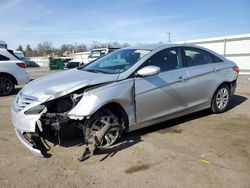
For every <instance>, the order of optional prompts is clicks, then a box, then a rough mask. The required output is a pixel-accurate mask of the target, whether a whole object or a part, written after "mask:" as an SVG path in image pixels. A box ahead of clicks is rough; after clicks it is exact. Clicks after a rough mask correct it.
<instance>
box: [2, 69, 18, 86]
mask: <svg viewBox="0 0 250 188" xmlns="http://www.w3.org/2000/svg"><path fill="white" fill-rule="evenodd" d="M2 75H4V76H8V77H9V78H11V79H12V80H13V81H14V83H15V85H17V84H18V83H17V80H16V78H15V77H14V76H13V75H11V74H9V73H6V72H0V76H2Z"/></svg>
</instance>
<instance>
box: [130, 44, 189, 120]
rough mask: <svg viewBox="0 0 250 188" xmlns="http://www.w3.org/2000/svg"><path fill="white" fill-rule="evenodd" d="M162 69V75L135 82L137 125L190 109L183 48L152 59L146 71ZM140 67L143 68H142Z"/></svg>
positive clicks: (136, 79)
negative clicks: (155, 68) (151, 67)
mask: <svg viewBox="0 0 250 188" xmlns="http://www.w3.org/2000/svg"><path fill="white" fill-rule="evenodd" d="M149 65H154V66H158V67H160V69H161V71H160V73H159V74H158V75H155V76H148V77H143V78H141V77H137V78H135V101H136V115H137V123H144V122H147V121H150V120H155V119H157V118H161V117H163V116H166V115H172V114H175V113H178V112H180V111H182V110H183V109H185V108H186V107H187V100H186V91H187V89H188V86H187V85H186V84H185V81H186V79H187V76H188V75H187V72H186V70H184V69H182V60H181V51H180V49H179V48H171V49H165V50H162V51H160V52H158V53H156V54H154V55H153V56H152V57H150V58H149V59H148V60H147V61H146V62H145V63H144V64H143V65H142V67H145V66H149ZM142 67H140V68H142Z"/></svg>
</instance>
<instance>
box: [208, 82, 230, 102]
mask: <svg viewBox="0 0 250 188" xmlns="http://www.w3.org/2000/svg"><path fill="white" fill-rule="evenodd" d="M234 81H235V80H234ZM234 81H231V82H230V81H224V82H222V83H221V84H220V85H219V86H218V87H217V88H216V89H215V90H214V91H213V95H212V97H211V101H210V105H211V106H212V102H213V98H214V96H215V94H216V91H217V90H218V89H219V88H220V87H221V86H223V85H227V86H228V88H229V92H230V93H231V84H232V82H234Z"/></svg>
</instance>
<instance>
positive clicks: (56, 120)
mask: <svg viewBox="0 0 250 188" xmlns="http://www.w3.org/2000/svg"><path fill="white" fill-rule="evenodd" d="M83 95H84V89H79V90H77V91H75V92H73V93H71V94H67V95H65V96H61V97H58V98H56V99H52V100H48V101H45V102H41V101H39V100H38V99H37V98H35V97H31V96H27V95H25V94H23V93H22V91H20V92H19V93H18V95H17V97H16V99H15V101H14V103H13V107H12V122H13V124H14V127H15V131H16V135H17V137H18V138H19V140H20V141H21V142H22V143H23V144H24V146H25V147H26V148H28V149H29V150H30V151H31V152H32V153H34V154H35V155H38V156H44V157H49V154H48V153H47V151H48V150H49V146H48V145H47V144H46V141H45V140H44V138H48V137H51V136H53V137H55V138H56V137H57V139H58V143H59V144H60V140H61V138H70V137H71V138H72V137H75V136H77V135H78V136H80V135H81V134H82V132H83V131H82V128H83V120H84V119H83V118H81V119H82V120H81V121H80V120H78V121H76V120H74V119H70V117H69V116H68V113H69V112H70V110H72V109H73V108H74V107H75V106H76V105H77V104H78V102H79V101H80V100H81V98H82V97H83Z"/></svg>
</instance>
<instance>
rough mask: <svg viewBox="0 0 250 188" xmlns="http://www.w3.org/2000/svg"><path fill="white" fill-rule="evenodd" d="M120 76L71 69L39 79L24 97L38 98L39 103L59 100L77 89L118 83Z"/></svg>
mask: <svg viewBox="0 0 250 188" xmlns="http://www.w3.org/2000/svg"><path fill="white" fill-rule="evenodd" d="M117 78H118V74H102V73H92V72H87V71H83V70H78V69H70V70H66V71H62V72H59V73H55V74H51V75H48V76H44V77H41V78H38V79H36V80H34V81H32V82H30V83H28V84H27V85H26V86H25V87H24V88H23V89H22V93H23V94H24V95H28V96H33V97H36V98H37V99H38V100H39V101H46V100H48V99H54V98H58V97H60V96H63V95H66V94H68V93H71V92H73V91H75V90H77V89H80V88H83V87H85V86H89V85H95V84H100V83H105V82H110V81H116V80H117Z"/></svg>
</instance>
